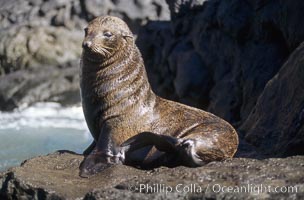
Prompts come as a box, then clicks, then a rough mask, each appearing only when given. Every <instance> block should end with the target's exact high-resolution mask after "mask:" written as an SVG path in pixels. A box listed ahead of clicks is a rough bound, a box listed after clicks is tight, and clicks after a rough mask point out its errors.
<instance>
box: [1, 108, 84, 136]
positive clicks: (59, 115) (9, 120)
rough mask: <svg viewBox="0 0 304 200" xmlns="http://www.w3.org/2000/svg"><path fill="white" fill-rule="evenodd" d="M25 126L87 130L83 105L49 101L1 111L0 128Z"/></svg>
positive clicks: (18, 128)
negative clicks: (71, 105) (11, 110)
mask: <svg viewBox="0 0 304 200" xmlns="http://www.w3.org/2000/svg"><path fill="white" fill-rule="evenodd" d="M25 127H29V128H73V129H78V130H87V126H86V123H85V120H84V116H83V112H82V108H81V106H73V107H62V106H61V105H60V104H58V103H53V102H47V103H36V104H35V105H33V106H31V107H28V108H21V109H16V110H14V111H13V112H0V129H17V130H20V129H22V128H25ZM86 134H88V133H86Z"/></svg>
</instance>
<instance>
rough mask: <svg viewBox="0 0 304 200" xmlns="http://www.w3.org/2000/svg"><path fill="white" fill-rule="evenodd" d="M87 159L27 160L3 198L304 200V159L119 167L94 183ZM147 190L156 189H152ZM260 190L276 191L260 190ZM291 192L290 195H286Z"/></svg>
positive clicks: (3, 181)
mask: <svg viewBox="0 0 304 200" xmlns="http://www.w3.org/2000/svg"><path fill="white" fill-rule="evenodd" d="M82 159H83V157H82V156H80V155H76V154H73V153H68V152H65V153H54V154H50V155H48V156H41V157H36V158H33V159H30V160H27V161H26V162H24V163H23V164H22V166H21V167H15V168H12V169H10V170H8V171H7V172H3V173H1V174H0V198H1V199H76V198H83V197H84V199H223V198H225V199H266V198H267V199H286V198H288V199H301V198H303V197H304V184H303V183H304V174H303V172H304V165H303V163H304V157H301V156H297V157H290V158H285V159H266V160H254V159H244V158H235V159H232V160H227V161H224V162H212V163H209V164H208V165H206V166H204V167H199V168H186V167H177V168H173V169H170V168H165V167H161V168H157V169H154V170H146V171H145V170H139V169H135V168H132V167H128V166H123V165H117V166H113V167H111V168H108V169H106V170H105V171H103V172H101V173H99V174H97V175H96V176H94V177H91V178H89V179H86V178H80V177H79V176H78V167H79V164H80V162H81V160H82ZM147 186H151V187H150V189H148V188H147ZM224 186H231V187H233V188H234V189H236V188H238V187H241V186H243V192H231V191H230V192H228V189H227V188H226V189H224V192H219V191H218V190H219V189H220V187H224ZM144 187H146V188H144ZM244 187H249V188H250V187H251V188H252V189H249V190H251V191H252V192H249V191H247V192H246V191H245V190H244ZM254 187H255V188H254ZM258 187H267V188H268V187H270V188H271V189H270V190H268V189H266V188H263V189H260V190H259V189H258ZM276 187H277V190H281V188H282V191H283V192H282V191H278V192H274V190H275V188H276ZM292 187H293V188H292ZM151 188H154V189H151ZM288 188H289V192H287V191H286V192H284V191H285V190H287V189H288ZM291 188H292V189H293V191H291ZM171 189H172V191H171V192H170V190H171ZM166 190H167V193H166ZM258 190H259V191H258ZM262 190H263V191H262ZM187 191H188V192H187Z"/></svg>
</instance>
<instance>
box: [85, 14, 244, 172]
mask: <svg viewBox="0 0 304 200" xmlns="http://www.w3.org/2000/svg"><path fill="white" fill-rule="evenodd" d="M82 46H83V53H82V59H81V69H80V88H81V99H82V106H83V112H84V116H85V119H86V122H87V125H88V127H89V130H90V132H91V134H92V136H93V137H94V142H93V143H92V144H91V145H90V147H89V148H88V149H87V150H86V151H85V152H84V154H85V159H84V161H83V162H82V164H81V166H80V176H82V177H89V176H91V175H94V174H96V173H98V172H99V171H102V170H103V169H105V168H107V167H109V166H110V165H113V164H118V163H121V164H127V165H132V166H139V167H148V168H149V167H156V166H160V165H165V166H177V165H185V166H190V167H194V166H201V165H204V164H206V163H208V162H210V161H214V160H223V159H225V158H230V157H233V155H234V154H235V152H236V150H237V147H238V136H237V133H236V131H235V130H234V128H233V127H232V126H231V125H230V124H229V123H227V122H226V121H224V120H223V119H220V118H219V117H217V116H215V115H213V114H211V113H208V112H205V111H203V110H199V109H197V108H193V107H190V106H187V105H183V104H180V103H177V102H173V101H169V100H166V99H163V98H161V97H159V96H157V95H155V94H154V93H153V91H152V90H151V87H150V84H149V82H148V78H147V75H146V71H145V67H144V62H143V60H142V56H141V54H140V52H139V50H138V48H137V47H136V45H135V42H134V38H133V34H132V32H131V31H130V30H129V28H128V26H127V25H126V23H125V22H123V21H122V20H121V19H119V18H117V17H112V16H102V17H98V18H95V19H94V20H93V21H91V22H90V23H89V25H88V27H87V28H85V38H84V41H83V44H82Z"/></svg>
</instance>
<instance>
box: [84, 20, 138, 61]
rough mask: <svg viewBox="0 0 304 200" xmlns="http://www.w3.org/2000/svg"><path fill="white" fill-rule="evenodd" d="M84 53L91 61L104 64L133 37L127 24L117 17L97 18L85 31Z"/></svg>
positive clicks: (131, 40)
mask: <svg viewBox="0 0 304 200" xmlns="http://www.w3.org/2000/svg"><path fill="white" fill-rule="evenodd" d="M84 31H85V38H84V40H83V43H82V48H83V53H84V54H85V55H86V58H88V59H90V60H91V61H96V62H103V61H105V60H107V59H108V58H110V57H112V56H113V55H114V54H116V53H119V51H120V50H122V49H124V46H126V45H127V44H129V43H130V42H132V43H134V41H133V35H132V32H131V31H130V29H129V28H128V26H127V24H126V23H125V22H124V21H122V20H121V19H119V18H117V17H112V16H102V17H97V18H95V19H94V20H93V21H91V22H90V23H89V25H88V26H87V27H86V28H85V29H84Z"/></svg>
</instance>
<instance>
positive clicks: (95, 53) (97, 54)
mask: <svg viewBox="0 0 304 200" xmlns="http://www.w3.org/2000/svg"><path fill="white" fill-rule="evenodd" d="M112 51H113V48H111V47H106V46H101V45H99V46H96V45H92V46H90V47H88V46H83V53H84V54H85V55H86V58H88V59H89V60H91V61H95V62H100V61H102V60H105V59H107V58H110V57H111V55H112Z"/></svg>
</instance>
